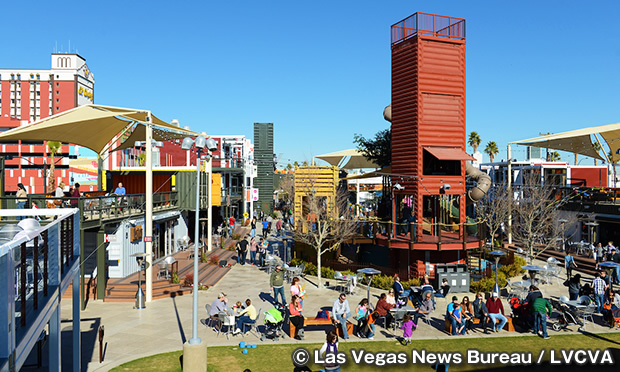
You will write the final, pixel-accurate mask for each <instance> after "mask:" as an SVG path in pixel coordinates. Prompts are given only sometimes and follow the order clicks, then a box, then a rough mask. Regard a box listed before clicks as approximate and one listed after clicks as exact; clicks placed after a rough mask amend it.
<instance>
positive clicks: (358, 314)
mask: <svg viewBox="0 0 620 372" xmlns="http://www.w3.org/2000/svg"><path fill="white" fill-rule="evenodd" d="M367 312H368V299H367V298H363V299H362V301H360V303H359V305H357V307H356V308H355V315H353V317H354V318H355V319H357V337H360V338H361V337H366V335H365V328H366V324H367V320H366V315H367Z"/></svg>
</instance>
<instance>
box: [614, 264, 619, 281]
mask: <svg viewBox="0 0 620 372" xmlns="http://www.w3.org/2000/svg"><path fill="white" fill-rule="evenodd" d="M614 282H615V283H616V284H619V283H620V266H616V277H615V278H614Z"/></svg>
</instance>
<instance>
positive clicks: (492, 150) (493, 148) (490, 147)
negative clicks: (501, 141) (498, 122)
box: [470, 136, 499, 163]
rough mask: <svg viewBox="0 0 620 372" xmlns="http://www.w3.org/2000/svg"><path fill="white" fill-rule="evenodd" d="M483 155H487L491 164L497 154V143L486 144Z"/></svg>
mask: <svg viewBox="0 0 620 372" xmlns="http://www.w3.org/2000/svg"><path fill="white" fill-rule="evenodd" d="M470 137H471V136H470ZM484 153H485V154H487V155H489V159H491V163H493V159H494V158H495V155H497V154H498V153H499V149H498V148H497V143H495V141H489V142H487V147H485V148H484Z"/></svg>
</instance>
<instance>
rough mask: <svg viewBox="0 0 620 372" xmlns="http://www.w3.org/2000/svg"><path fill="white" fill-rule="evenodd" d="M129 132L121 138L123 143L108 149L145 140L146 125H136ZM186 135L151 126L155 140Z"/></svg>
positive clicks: (131, 145)
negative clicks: (127, 135) (123, 138)
mask: <svg viewBox="0 0 620 372" xmlns="http://www.w3.org/2000/svg"><path fill="white" fill-rule="evenodd" d="M177 129H178V128H177ZM130 133H131V134H130V135H129V137H128V138H126V139H125V140H123V143H121V144H120V145H119V146H118V147H115V148H114V149H113V150H110V152H112V151H118V150H125V149H129V148H133V147H134V146H135V143H136V141H145V140H146V127H145V126H144V125H136V126H135V127H134V128H133V131H131V132H130ZM186 136H187V134H184V133H176V132H167V131H163V130H160V129H156V128H153V139H154V140H155V141H171V140H175V139H183V138H185V137H186Z"/></svg>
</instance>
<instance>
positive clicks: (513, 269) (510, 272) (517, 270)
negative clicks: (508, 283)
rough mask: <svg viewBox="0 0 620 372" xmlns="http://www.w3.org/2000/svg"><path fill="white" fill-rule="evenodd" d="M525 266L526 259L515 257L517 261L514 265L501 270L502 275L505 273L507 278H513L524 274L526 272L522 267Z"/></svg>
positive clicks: (503, 267)
mask: <svg viewBox="0 0 620 372" xmlns="http://www.w3.org/2000/svg"><path fill="white" fill-rule="evenodd" d="M523 265H525V259H524V258H523V257H520V256H516V255H515V260H514V263H513V264H512V265H505V266H502V267H500V268H499V270H498V271H499V272H500V273H504V276H505V277H506V278H512V277H515V276H518V275H520V274H522V273H523V272H524V271H525V270H523V269H522V268H521V266H523Z"/></svg>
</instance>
